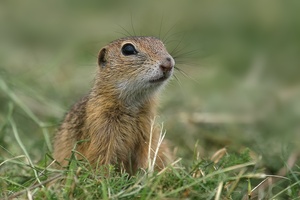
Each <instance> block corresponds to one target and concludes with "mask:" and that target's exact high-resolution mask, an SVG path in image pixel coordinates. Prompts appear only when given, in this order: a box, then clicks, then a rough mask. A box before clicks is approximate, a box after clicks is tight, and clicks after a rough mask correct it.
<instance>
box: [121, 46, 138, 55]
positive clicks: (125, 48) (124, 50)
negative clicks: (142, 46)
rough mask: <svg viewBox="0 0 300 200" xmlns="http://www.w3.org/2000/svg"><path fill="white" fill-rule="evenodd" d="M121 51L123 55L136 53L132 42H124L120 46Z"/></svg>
mask: <svg viewBox="0 0 300 200" xmlns="http://www.w3.org/2000/svg"><path fill="white" fill-rule="evenodd" d="M122 53H123V55H124V56H129V55H134V54H137V53H138V52H137V50H136V49H135V47H134V46H133V45H132V44H124V45H123V47H122Z"/></svg>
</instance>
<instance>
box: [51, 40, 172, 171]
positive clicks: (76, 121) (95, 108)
mask: <svg viewBox="0 0 300 200" xmlns="http://www.w3.org/2000/svg"><path fill="white" fill-rule="evenodd" d="M125 43H126V44H127V43H131V44H133V45H134V46H135V47H136V50H137V51H138V54H137V55H130V56H125V55H123V54H122V51H121V48H122V45H124V44H125ZM98 64H99V67H98V68H99V69H98V73H97V75H96V78H95V84H94V87H93V88H92V90H91V92H90V93H89V94H88V95H87V96H86V97H84V98H83V99H82V100H81V101H79V102H78V103H76V104H75V105H74V106H73V107H72V108H71V110H70V111H69V113H68V114H67V115H66V117H65V119H64V121H63V123H62V125H61V126H60V128H59V130H58V132H57V134H56V136H55V140H54V158H55V159H56V160H57V161H58V162H60V163H61V164H62V165H63V166H66V165H67V164H68V160H67V159H69V158H70V156H71V150H72V149H74V147H75V144H76V150H77V151H78V152H80V153H81V154H82V155H83V156H84V157H85V158H87V160H88V161H89V162H90V163H91V164H92V165H97V164H101V165H102V164H113V165H115V166H116V167H117V168H119V169H122V168H124V169H125V170H126V171H127V172H128V173H130V174H133V173H135V172H136V171H137V169H139V168H144V169H145V168H147V167H148V164H149V163H148V148H149V143H150V140H151V138H150V131H151V123H152V120H154V118H155V115H156V113H155V108H156V96H157V95H156V94H157V91H159V88H161V87H162V85H164V84H165V82H166V80H164V81H161V82H158V83H150V82H149V80H153V79H157V78H160V76H162V74H163V76H166V79H168V78H169V76H170V75H172V72H173V66H174V64H175V63H174V60H173V58H172V57H171V56H170V55H169V54H168V52H167V51H166V49H165V47H164V45H163V43H162V42H161V41H160V40H158V39H156V38H153V37H129V38H123V39H119V40H116V41H113V42H112V43H110V44H108V45H107V46H106V47H104V48H103V49H102V50H101V51H100V52H99V57H98ZM161 65H163V66H164V65H165V66H169V67H171V68H172V69H171V70H170V69H169V70H170V71H168V70H167V72H163V71H164V68H162V67H161ZM166 74H167V75H166ZM153 128H154V129H153V132H152V135H153V136H152V142H151V149H152V150H151V154H150V157H151V160H153V157H154V151H155V150H156V148H157V142H158V137H159V131H160V130H159V128H158V127H155V126H154V127H153ZM82 140H84V141H83V142H80V143H77V142H78V141H82ZM169 155H170V153H169V149H168V147H167V146H166V144H165V143H164V142H163V143H162V145H161V146H160V148H159V151H158V157H157V158H156V163H155V164H156V168H158V169H162V168H164V166H165V165H167V164H168V162H169V161H168V157H169ZM77 157H78V158H80V156H78V155H77Z"/></svg>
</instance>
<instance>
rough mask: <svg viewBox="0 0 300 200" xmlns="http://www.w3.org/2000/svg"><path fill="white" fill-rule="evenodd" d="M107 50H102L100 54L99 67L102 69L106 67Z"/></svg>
mask: <svg viewBox="0 0 300 200" xmlns="http://www.w3.org/2000/svg"><path fill="white" fill-rule="evenodd" d="M105 57H106V49H105V48H103V49H101V50H100V52H99V54H98V65H99V66H101V67H105V65H106V58H105Z"/></svg>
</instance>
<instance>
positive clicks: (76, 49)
mask: <svg viewBox="0 0 300 200" xmlns="http://www.w3.org/2000/svg"><path fill="white" fill-rule="evenodd" d="M299 7H300V5H299V3H298V2H297V1H289V2H281V1H277V0H276V1H272V2H267V1H264V2H262V1H249V2H240V1H230V2H226V3H223V2H210V1H207V2H205V1H196V2H195V1H182V2H180V1H164V2H159V3H156V2H150V1H149V2H142V1H141V2H140V1H129V2H125V1H124V2H118V4H116V3H114V2H112V3H110V2H102V1H90V2H89V3H84V4H83V3H81V2H80V1H65V2H60V1H51V2H50V1H49V2H39V1H36V2H35V1H31V3H30V2H21V1H18V2H17V1H3V2H1V3H0V25H1V27H2V28H1V29H0V43H1V45H0V91H1V92H0V102H1V104H0V188H1V190H0V198H4V199H6V198H14V197H19V198H20V199H23V198H24V199H26V198H28V199H31V198H35V199H61V198H71V199H72V198H77V199H118V198H127V199H133V198H139V199H163V198H165V199H166V198H190V199H242V198H244V199H247V198H248V194H249V197H250V198H255V197H260V198H261V199H272V198H273V199H298V196H299V194H300V193H299V192H300V191H299V185H300V181H299V180H300V176H299V172H300V170H299V161H298V160H299V153H298V152H299V146H300V144H299V141H300V135H299V131H300V123H299V119H300V103H299V102H300V81H299V74H300V68H299V63H300V57H299V55H300V37H299V35H300V14H299V12H298V10H299ZM129 34H131V35H152V36H157V37H160V38H161V39H162V40H163V41H164V42H165V43H166V45H167V48H168V50H169V51H170V52H171V54H172V55H173V56H174V57H175V58H176V63H177V67H179V68H180V69H181V71H177V72H176V74H175V75H176V77H177V79H174V80H173V81H172V82H171V83H170V84H169V86H168V87H167V88H166V89H165V90H164V91H163V92H162V94H161V103H160V107H159V110H160V115H159V118H158V123H163V125H164V129H165V130H166V131H167V136H166V137H167V139H168V140H170V142H171V143H172V144H173V148H174V151H175V152H176V155H177V157H178V158H181V159H180V160H179V161H178V162H177V163H176V164H174V165H172V166H169V167H168V168H167V169H166V170H165V171H163V172H160V173H157V172H152V171H151V170H149V169H148V170H146V171H142V170H141V171H140V172H139V173H138V174H137V175H136V176H133V177H128V175H127V174H125V173H122V174H118V173H115V172H114V170H113V167H112V166H103V168H108V169H104V170H105V171H106V172H107V171H109V173H110V175H109V176H107V175H105V174H103V171H104V170H103V169H100V170H96V171H95V170H92V169H90V168H89V166H88V165H87V164H86V163H80V162H78V161H76V160H73V161H72V162H71V164H70V166H69V167H68V168H67V169H65V170H56V169H54V168H53V167H52V166H53V159H52V157H51V152H52V145H51V142H52V138H53V135H54V133H55V129H56V127H57V126H58V124H59V122H60V120H61V119H62V118H63V115H64V113H65V112H66V111H67V110H68V108H69V107H70V105H71V104H73V103H74V102H76V100H77V99H79V98H80V97H81V96H82V95H84V94H85V93H87V91H88V90H89V88H90V87H91V85H92V83H93V77H94V72H95V70H96V57H97V53H98V50H99V49H100V48H101V47H102V46H103V45H105V44H106V43H108V42H110V41H111V40H114V39H116V38H119V37H122V36H124V35H129ZM224 148H226V149H224Z"/></svg>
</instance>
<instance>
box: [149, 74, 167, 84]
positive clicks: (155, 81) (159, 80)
mask: <svg viewBox="0 0 300 200" xmlns="http://www.w3.org/2000/svg"><path fill="white" fill-rule="evenodd" d="M169 77H170V75H169V74H165V73H164V75H162V76H161V77H159V78H156V79H152V80H150V81H149V82H150V83H159V82H163V81H165V80H167V79H168V78H169Z"/></svg>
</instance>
